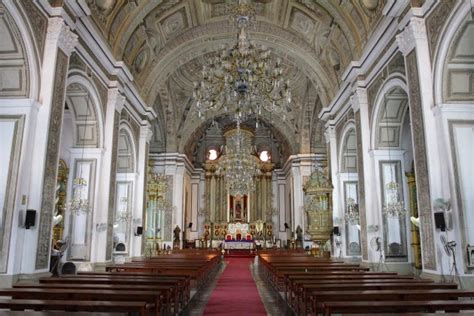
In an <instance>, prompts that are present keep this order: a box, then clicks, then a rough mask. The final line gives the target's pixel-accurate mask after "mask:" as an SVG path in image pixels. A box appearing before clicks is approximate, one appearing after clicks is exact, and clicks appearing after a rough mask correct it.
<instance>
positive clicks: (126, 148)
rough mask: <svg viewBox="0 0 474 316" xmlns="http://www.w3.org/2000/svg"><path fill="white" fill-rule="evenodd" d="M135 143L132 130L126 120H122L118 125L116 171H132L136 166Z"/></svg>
mask: <svg viewBox="0 0 474 316" xmlns="http://www.w3.org/2000/svg"><path fill="white" fill-rule="evenodd" d="M136 161H137V144H135V137H133V130H132V128H131V126H130V125H129V123H128V122H127V121H124V120H122V121H121V122H120V126H119V138H118V147H117V173H134V172H136V170H137V169H136V168H137V163H136Z"/></svg>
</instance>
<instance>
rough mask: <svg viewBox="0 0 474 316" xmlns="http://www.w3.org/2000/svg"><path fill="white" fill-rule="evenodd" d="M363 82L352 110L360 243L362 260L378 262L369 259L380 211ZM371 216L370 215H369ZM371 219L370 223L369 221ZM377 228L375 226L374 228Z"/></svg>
mask: <svg viewBox="0 0 474 316" xmlns="http://www.w3.org/2000/svg"><path fill="white" fill-rule="evenodd" d="M361 86H362V82H358V87H357V88H356V89H355V90H354V94H353V95H352V96H351V103H352V110H353V111H354V117H355V125H356V137H357V177H358V197H359V217H360V241H361V248H362V249H361V250H362V260H364V261H373V260H378V258H376V255H374V256H371V258H372V257H373V258H372V259H373V260H370V259H369V249H368V247H369V245H368V242H367V239H368V229H367V226H368V225H379V224H378V222H379V221H378V218H379V215H378V209H377V204H376V200H377V197H376V196H375V194H374V193H375V192H377V190H376V188H375V182H374V180H375V179H374V175H373V168H374V163H373V159H372V157H371V155H370V123H369V101H368V98H367V90H366V89H365V88H362V87H361ZM369 214H370V215H369ZM369 218H370V219H371V220H370V221H369V220H368V219H369ZM374 227H375V226H374Z"/></svg>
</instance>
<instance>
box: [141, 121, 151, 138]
mask: <svg viewBox="0 0 474 316" xmlns="http://www.w3.org/2000/svg"><path fill="white" fill-rule="evenodd" d="M152 137H153V129H152V128H151V124H150V122H148V121H142V123H141V125H140V138H144V139H146V142H147V143H149V142H150V141H151V138H152Z"/></svg>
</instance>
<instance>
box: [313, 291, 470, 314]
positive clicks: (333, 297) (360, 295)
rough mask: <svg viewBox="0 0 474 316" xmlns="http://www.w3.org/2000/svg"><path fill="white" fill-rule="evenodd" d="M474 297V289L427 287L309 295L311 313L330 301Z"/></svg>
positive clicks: (325, 292) (327, 292)
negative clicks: (425, 288) (421, 288)
mask: <svg viewBox="0 0 474 316" xmlns="http://www.w3.org/2000/svg"><path fill="white" fill-rule="evenodd" d="M460 297H470V298H472V297H474V290H458V289H446V290H439V289H427V290H406V289H404V290H382V291H321V292H317V293H313V295H312V296H311V300H312V302H311V305H312V313H314V314H317V313H318V312H323V311H322V310H321V309H318V306H319V307H322V304H323V303H325V302H330V301H392V300H393V301H404V300H410V301H418V300H457V299H458V298H460Z"/></svg>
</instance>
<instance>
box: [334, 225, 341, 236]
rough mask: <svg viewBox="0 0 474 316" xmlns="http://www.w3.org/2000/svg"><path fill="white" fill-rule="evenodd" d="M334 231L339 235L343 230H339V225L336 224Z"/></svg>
mask: <svg viewBox="0 0 474 316" xmlns="http://www.w3.org/2000/svg"><path fill="white" fill-rule="evenodd" d="M332 232H333V234H334V235H336V236H339V235H340V234H341V232H340V230H339V226H334V228H333V229H332Z"/></svg>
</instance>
